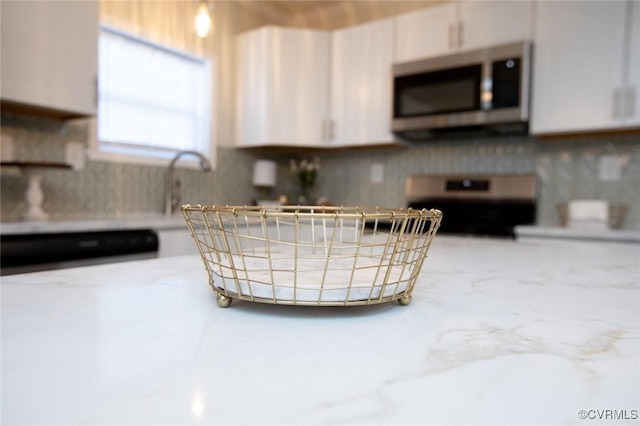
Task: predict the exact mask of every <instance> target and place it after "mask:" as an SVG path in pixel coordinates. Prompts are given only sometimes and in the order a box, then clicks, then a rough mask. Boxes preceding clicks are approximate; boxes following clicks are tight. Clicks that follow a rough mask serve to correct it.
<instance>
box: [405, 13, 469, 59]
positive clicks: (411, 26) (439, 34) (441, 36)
mask: <svg viewBox="0 0 640 426" xmlns="http://www.w3.org/2000/svg"><path fill="white" fill-rule="evenodd" d="M395 19H396V22H395V24H396V41H395V43H396V48H395V50H396V57H395V59H396V62H406V61H412V60H416V59H422V58H427V57H431V56H438V55H443V54H447V53H451V52H453V51H455V49H456V46H457V44H458V43H457V30H456V27H457V26H456V22H457V5H456V4H455V3H447V4H443V5H439V6H432V7H428V8H426V9H424V10H420V11H417V12H411V13H407V14H404V15H400V16H398V17H396V18H395Z"/></svg>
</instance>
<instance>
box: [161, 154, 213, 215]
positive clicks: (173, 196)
mask: <svg viewBox="0 0 640 426" xmlns="http://www.w3.org/2000/svg"><path fill="white" fill-rule="evenodd" d="M183 155H193V156H196V157H198V158H199V159H200V169H201V170H202V171H203V172H209V171H211V163H210V162H209V160H208V159H207V157H205V156H204V155H202V154H200V153H199V152H197V151H180V152H178V153H177V154H176V156H175V157H173V160H171V162H170V163H169V170H168V172H167V186H166V188H165V192H164V213H165V215H166V216H171V214H172V213H173V212H174V211H175V210H176V209H177V207H178V205H179V204H180V201H181V199H182V194H181V188H180V180H179V179H178V180H177V181H176V182H175V183H174V181H173V169H174V168H175V165H176V162H177V161H178V159H179V158H180V157H182V156H183ZM174 185H175V186H176V187H177V191H175V192H174Z"/></svg>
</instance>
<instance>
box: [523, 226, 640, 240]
mask: <svg viewBox="0 0 640 426" xmlns="http://www.w3.org/2000/svg"><path fill="white" fill-rule="evenodd" d="M515 234H516V237H517V238H518V239H519V240H525V239H562V240H581V241H601V242H608V241H613V242H625V243H636V244H640V231H634V230H627V229H607V230H591V229H573V228H567V227H560V226H529V225H519V226H516V227H515Z"/></svg>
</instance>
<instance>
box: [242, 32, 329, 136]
mask: <svg viewBox="0 0 640 426" xmlns="http://www.w3.org/2000/svg"><path fill="white" fill-rule="evenodd" d="M330 42H331V39H330V35H329V33H327V32H324V31H315V30H300V29H293V28H278V27H263V28H260V29H258V30H256V31H253V32H250V33H247V34H243V35H241V36H240V37H239V38H238V44H237V47H238V76H237V95H238V104H237V112H238V114H237V127H236V129H237V132H236V136H237V138H238V144H239V145H243V146H247V145H286V146H317V145H322V144H326V143H328V134H327V131H326V130H327V123H328V120H329V95H330V90H329V83H330V82H329V73H330V57H329V56H330Z"/></svg>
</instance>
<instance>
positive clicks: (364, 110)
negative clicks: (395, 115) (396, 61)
mask: <svg viewBox="0 0 640 426" xmlns="http://www.w3.org/2000/svg"><path fill="white" fill-rule="evenodd" d="M332 50H333V52H332V74H331V80H332V81H331V116H332V123H331V126H332V131H331V136H332V141H331V142H332V144H333V145H336V146H354V145H376V144H388V143H390V142H392V141H393V140H394V137H393V135H392V134H391V131H390V129H391V65H392V64H393V20H392V19H386V20H381V21H375V22H371V23H367V24H364V25H358V26H355V27H350V28H347V29H343V30H339V31H335V32H334V33H333V43H332Z"/></svg>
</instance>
